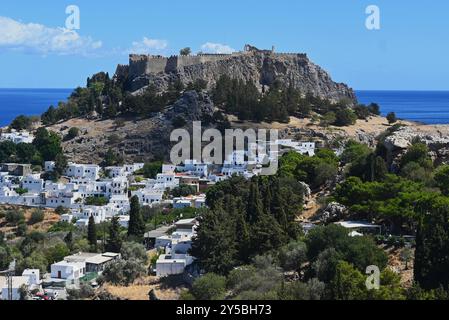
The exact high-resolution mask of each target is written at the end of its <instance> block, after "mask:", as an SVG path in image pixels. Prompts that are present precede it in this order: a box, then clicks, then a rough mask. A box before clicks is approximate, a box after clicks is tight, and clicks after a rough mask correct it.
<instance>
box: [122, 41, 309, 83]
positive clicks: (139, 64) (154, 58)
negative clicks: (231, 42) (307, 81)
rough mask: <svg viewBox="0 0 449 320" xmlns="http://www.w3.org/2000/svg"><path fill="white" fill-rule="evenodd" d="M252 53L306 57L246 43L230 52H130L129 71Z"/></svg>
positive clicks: (151, 70)
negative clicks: (237, 49) (174, 53)
mask: <svg viewBox="0 0 449 320" xmlns="http://www.w3.org/2000/svg"><path fill="white" fill-rule="evenodd" d="M254 53H263V54H269V55H275V56H279V57H282V56H285V57H292V56H295V57H303V58H306V57H307V55H306V54H303V53H276V52H275V50H274V47H273V48H272V50H259V49H257V48H255V47H253V46H250V45H246V46H245V48H244V50H243V51H240V52H234V53H230V54H213V53H200V54H197V55H189V56H181V55H177V56H170V57H164V56H160V55H141V54H131V55H130V56H129V73H130V75H131V76H139V75H149V74H158V73H161V72H165V73H171V72H176V71H178V70H180V69H182V68H183V67H188V66H192V65H198V64H204V63H209V62H217V61H223V60H227V59H231V58H233V57H239V56H243V55H248V54H254Z"/></svg>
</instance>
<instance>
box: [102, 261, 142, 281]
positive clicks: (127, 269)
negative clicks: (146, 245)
mask: <svg viewBox="0 0 449 320" xmlns="http://www.w3.org/2000/svg"><path fill="white" fill-rule="evenodd" d="M145 274H146V269H145V266H144V265H143V264H142V262H141V261H137V260H129V261H125V260H122V259H120V260H118V261H115V262H113V263H111V264H109V265H108V266H106V268H105V270H104V272H103V277H104V280H105V281H107V282H110V283H112V284H115V285H125V286H128V285H130V284H132V283H133V282H134V281H135V280H136V279H137V278H139V277H141V276H143V275H145Z"/></svg>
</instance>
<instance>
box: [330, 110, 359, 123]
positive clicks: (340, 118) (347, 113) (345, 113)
mask: <svg viewBox="0 0 449 320" xmlns="http://www.w3.org/2000/svg"><path fill="white" fill-rule="evenodd" d="M335 117H336V119H335V125H336V126H339V127H344V126H350V125H353V124H355V122H356V120H357V116H356V114H355V113H354V111H352V110H351V109H348V108H345V109H341V110H338V111H337V112H336V113H335Z"/></svg>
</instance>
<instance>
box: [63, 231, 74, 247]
mask: <svg viewBox="0 0 449 320" xmlns="http://www.w3.org/2000/svg"><path fill="white" fill-rule="evenodd" d="M64 242H65V244H66V245H67V247H68V248H69V249H70V250H72V248H73V232H72V231H70V232H69V233H67V235H66V236H65V237H64Z"/></svg>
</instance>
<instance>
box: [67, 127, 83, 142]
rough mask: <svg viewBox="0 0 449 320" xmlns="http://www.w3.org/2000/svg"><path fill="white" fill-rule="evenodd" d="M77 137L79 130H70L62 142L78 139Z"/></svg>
mask: <svg viewBox="0 0 449 320" xmlns="http://www.w3.org/2000/svg"><path fill="white" fill-rule="evenodd" d="M79 135H80V129H78V128H76V127H73V128H70V130H69V132H68V133H67V134H66V136H65V137H64V141H70V140H73V139H75V138H76V137H78V136H79Z"/></svg>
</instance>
